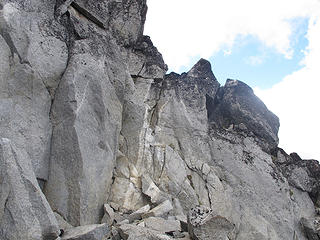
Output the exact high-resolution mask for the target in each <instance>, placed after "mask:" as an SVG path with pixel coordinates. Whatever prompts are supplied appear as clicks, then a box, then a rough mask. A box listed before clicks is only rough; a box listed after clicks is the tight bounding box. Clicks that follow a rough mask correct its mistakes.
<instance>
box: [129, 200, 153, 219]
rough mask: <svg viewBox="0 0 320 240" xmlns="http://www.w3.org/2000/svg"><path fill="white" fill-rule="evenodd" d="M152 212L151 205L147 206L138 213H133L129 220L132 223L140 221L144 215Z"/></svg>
mask: <svg viewBox="0 0 320 240" xmlns="http://www.w3.org/2000/svg"><path fill="white" fill-rule="evenodd" d="M149 210H150V205H149V204H148V205H146V206H143V207H142V208H139V209H138V210H137V211H135V212H133V213H131V214H130V215H129V216H128V218H129V221H130V222H133V221H135V220H139V219H141V218H142V216H143V215H144V214H146V213H147V212H148V211H149Z"/></svg>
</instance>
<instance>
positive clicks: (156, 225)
mask: <svg viewBox="0 0 320 240" xmlns="http://www.w3.org/2000/svg"><path fill="white" fill-rule="evenodd" d="M144 222H145V226H146V227H147V228H151V229H153V230H156V231H159V232H162V233H168V232H175V231H181V226H180V222H179V221H178V220H166V219H163V218H160V217H149V218H147V219H145V220H144Z"/></svg>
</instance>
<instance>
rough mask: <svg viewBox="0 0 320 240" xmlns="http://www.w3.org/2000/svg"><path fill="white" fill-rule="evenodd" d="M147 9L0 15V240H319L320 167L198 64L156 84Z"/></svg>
mask: <svg viewBox="0 0 320 240" xmlns="http://www.w3.org/2000/svg"><path fill="white" fill-rule="evenodd" d="M146 9H147V6H146V1H145V0H132V1H131V0H130V1H129V0H108V1H107V0H106V1H96V0H68V1H62V0H58V1H41V0H29V1H21V0H6V1H1V4H0V66H1V69H0V89H1V91H0V240H18V239H19V240H20V239H23V240H59V239H62V240H68V239H70V240H71V239H73V240H84V239H91V240H102V239H111V240H117V239H124V240H127V239H144V240H147V239H148V240H149V239H162V240H164V239H165V240H170V239H184V240H193V239H197V240H209V239H229V240H247V239H251V240H280V239H281V240H282V239H285V240H287V239H288V240H297V239H299V240H310V239H312V240H318V239H319V236H320V233H319V227H320V226H319V223H320V215H319V214H320V210H319V207H320V190H319V189H320V186H319V182H320V174H319V173H320V165H319V163H318V161H316V160H302V159H300V157H298V155H297V154H290V155H289V154H286V153H285V151H284V150H282V149H280V148H278V147H277V144H278V136H277V133H278V128H279V120H278V118H277V117H276V116H275V115H274V114H273V113H271V112H270V111H269V110H268V109H267V108H266V106H265V105H264V104H263V103H262V102H261V100H259V99H258V98H257V97H256V96H255V95H254V93H253V91H252V89H251V88H250V87H249V86H247V85H246V84H244V83H243V82H241V81H237V80H228V81H227V82H226V84H225V86H220V84H219V82H218V81H217V80H216V78H215V76H214V74H213V72H212V69H211V64H210V62H208V61H207V60H204V59H200V60H199V61H198V62H197V63H196V64H195V65H194V66H193V67H192V69H191V70H190V71H189V72H188V73H182V74H176V73H171V74H168V75H166V71H167V66H166V64H165V62H164V61H163V59H162V55H161V53H159V52H158V50H157V48H156V47H155V46H153V43H152V41H151V39H150V38H149V37H146V36H143V33H142V31H143V27H144V21H145V17H146ZM293 137H294V135H293Z"/></svg>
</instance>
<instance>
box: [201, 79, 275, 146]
mask: <svg viewBox="0 0 320 240" xmlns="http://www.w3.org/2000/svg"><path fill="white" fill-rule="evenodd" d="M207 109H208V118H209V121H210V122H211V123H215V124H216V125H217V126H218V127H219V128H225V129H227V128H229V127H230V126H231V125H233V127H234V126H235V125H237V126H238V129H239V124H241V125H242V127H241V126H240V129H239V130H246V131H250V132H252V133H253V134H254V135H255V136H256V137H257V138H258V139H259V140H262V141H263V143H262V144H261V145H262V147H263V148H264V149H266V150H268V151H271V150H272V149H274V148H275V147H277V145H278V142H279V139H278V130H279V126H280V124H279V119H278V117H277V116H276V115H274V114H273V113H272V112H270V111H269V110H268V109H267V107H266V106H265V105H264V103H263V102H262V101H261V100H260V99H259V98H258V97H256V96H255V95H254V93H253V90H252V89H251V88H250V87H249V86H248V85H246V84H245V83H243V82H240V81H238V80H231V79H228V80H227V82H226V84H225V86H223V87H221V88H220V89H219V90H218V93H217V95H216V96H215V98H214V99H210V98H209V99H208V104H207ZM241 128H242V129H241Z"/></svg>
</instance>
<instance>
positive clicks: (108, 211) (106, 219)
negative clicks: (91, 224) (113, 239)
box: [101, 204, 115, 226]
mask: <svg viewBox="0 0 320 240" xmlns="http://www.w3.org/2000/svg"><path fill="white" fill-rule="evenodd" d="M103 210H104V216H103V218H102V220H101V223H107V224H108V226H111V225H112V224H113V223H114V220H115V216H114V215H115V213H114V211H113V209H112V208H111V207H110V205H109V204H104V205H103Z"/></svg>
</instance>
